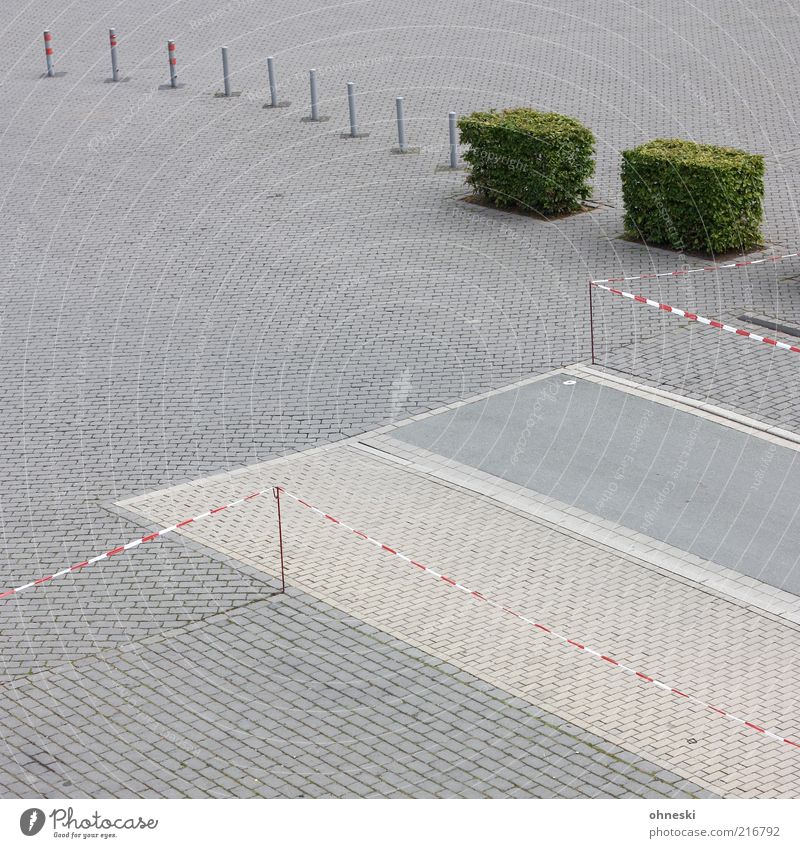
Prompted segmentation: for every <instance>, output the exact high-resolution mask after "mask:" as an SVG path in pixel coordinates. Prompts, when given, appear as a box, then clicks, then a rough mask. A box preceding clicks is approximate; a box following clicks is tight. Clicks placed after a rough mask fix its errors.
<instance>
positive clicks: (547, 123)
mask: <svg viewBox="0 0 800 848" xmlns="http://www.w3.org/2000/svg"><path fill="white" fill-rule="evenodd" d="M458 128H459V130H460V135H461V142H462V144H466V145H468V150H467V152H466V153H464V159H465V160H466V161H467V162H468V163H469V164H470V166H471V172H470V175H469V176H468V177H467V182H468V183H469V185H471V186H472V188H473V190H474V191H475V193H476V194H478V195H479V196H481V197H483V198H485V199H486V200H488V201H490V202H492V203H494V204H495V205H496V206H516V207H518V208H520V209H523V210H526V211H527V210H533V211H535V212H538V213H540V214H542V215H559V214H564V213H569V212H576V211H578V210H579V209H581V208H582V201H584V200H585V199H586V198H587V197H589V196H590V194H591V187H590V186H589V185H588V184H587V182H586V181H587V180H588V179H589V178H590V177H591V176H592V174H593V173H594V158H593V154H594V136H593V135H592V133H591V131H590V130H588V129H587V128H586V127H584V126H583V124H581V123H580V122H579V121H576V120H575V119H574V118H568V117H566V116H565V115H558V114H556V113H555V112H536V111H534V110H533V109H506V110H505V111H503V112H495V111H492V112H474V113H473V114H472V115H468V116H465V117H463V118H461V119H460V120H459V122H458Z"/></svg>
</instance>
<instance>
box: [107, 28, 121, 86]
mask: <svg viewBox="0 0 800 848" xmlns="http://www.w3.org/2000/svg"><path fill="white" fill-rule="evenodd" d="M108 42H109V44H110V45H111V82H119V62H118V57H117V33H116V31H115V30H113V29H110V30H109V31H108Z"/></svg>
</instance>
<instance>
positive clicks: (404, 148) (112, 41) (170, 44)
mask: <svg viewBox="0 0 800 848" xmlns="http://www.w3.org/2000/svg"><path fill="white" fill-rule="evenodd" d="M108 40H109V46H110V48H111V77H110V79H108V80H106V82H127V81H128V80H129V79H130V77H125V78H122V77H121V76H120V68H119V54H118V51H117V33H116V30H115V29H114V28H110V29H109V30H108ZM44 47H45V60H46V63H47V73H46V76H48V77H54V76H60V75H61V74H60V73H59V74H56V71H55V60H54V58H53V55H54V54H53V35H52V33H51V32H50V30H45V32H44ZM221 50H222V87H223V90H222V92H217V94H215V95H214V96H215V97H238V96H239V95H240V94H241V92H239V91H233V90H232V85H231V73H230V64H229V60H228V48H227V47H223V48H221ZM167 61H168V63H169V85H164V86H160V88H162V89H167V88H171V89H176V88H180V87H182V86H181V85H180V84H179V83H178V67H177V65H178V60H177V57H176V48H175V42H174V41H173V40H172V39H170V40H169V41H167ZM308 76H309V86H310V90H311V116H310V117H308V118H304V119H303V120H304V121H311V122H315V123H316V122H321V121H327V120H329V119H328V117H327V116H321V115H320V114H319V94H318V89H317V71H316V69H314V68H312V69H311V70H310V71H309V72H308ZM267 77H268V80H269V103H265V104H264V107H265V108H268V107H269V108H278V107H281V106H288V105H289V102H288V101H281V100H279V99H278V83H277V78H276V75H275V60H274V57H272V56H268V57H267ZM395 110H396V113H397V147H396V148H394V151H395V152H396V153H418V152H419V148H418V147H409V146H408V142H407V140H406V119H405V109H404V100H403V98H402V97H397V98H395ZM347 111H348V117H349V121H350V131H349V132H347V133H342V137H343V138H366V137H367V136H368V135H369V133H366V132H359V130H358V115H357V111H356V88H355V83H352V82H348V83H347ZM448 128H449V136H450V145H449V147H450V162H449V168H451V169H453V170H455V169H457V168H458V139H457V135H456V113H455V112H449V113H448Z"/></svg>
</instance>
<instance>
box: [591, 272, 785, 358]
mask: <svg viewBox="0 0 800 848" xmlns="http://www.w3.org/2000/svg"><path fill="white" fill-rule="evenodd" d="M590 285H592V286H594V288H596V289H602V290H603V291H607V292H611V294H617V295H619V296H620V297H627V298H628V299H629V300H635V301H636V302H637V303H646V304H647V305H648V306H654V307H656V309H661V310H663V311H664V312H672V313H673V314H674V315H680V316H681V317H682V318H688V319H689V320H690V321H697V322H698V323H699V324H707V325H708V326H709V327H716V328H717V329H718V330H725V332H727V333H735V334H736V335H737V336H745V337H746V338H748V339H754V340H755V341H757V342H764V344H768V345H771V346H772V347H779V348H781V349H782V350H791V351H792V352H793V353H800V347H797V346H796V345H790V344H788V343H787V342H779V341H777V339H772V338H770V337H769V336H760V335H759V334H758V333H751V332H750V330H743V329H742V328H741V327H732V326H731V325H730V324H723V322H722V321H714V320H713V319H711V318H704V317H703V316H702V315H697V314H696V313H694V312H687V311H686V310H685V309H678V307H677V306H669V305H668V304H666V303H659V302H658V301H657V300H650V298H649V297H642V295H640V294H631V293H630V292H626V291H622V289H614V288H611V287H610V286H604V285H601V284H600V283H597V282H595V281H592V282H591V283H590Z"/></svg>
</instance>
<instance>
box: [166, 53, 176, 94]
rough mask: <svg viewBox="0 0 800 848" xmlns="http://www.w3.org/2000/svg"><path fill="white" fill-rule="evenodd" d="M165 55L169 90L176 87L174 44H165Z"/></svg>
mask: <svg viewBox="0 0 800 848" xmlns="http://www.w3.org/2000/svg"><path fill="white" fill-rule="evenodd" d="M167 55H168V56H169V84H170V87H171V88H177V87H178V60H177V58H176V56H175V42H174V41H168V42H167Z"/></svg>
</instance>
